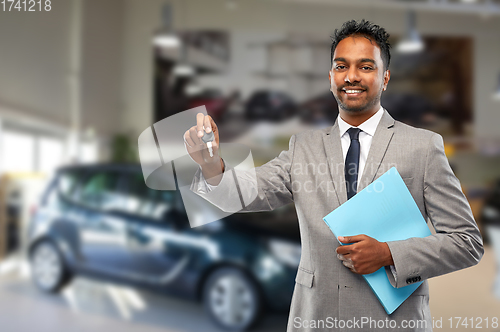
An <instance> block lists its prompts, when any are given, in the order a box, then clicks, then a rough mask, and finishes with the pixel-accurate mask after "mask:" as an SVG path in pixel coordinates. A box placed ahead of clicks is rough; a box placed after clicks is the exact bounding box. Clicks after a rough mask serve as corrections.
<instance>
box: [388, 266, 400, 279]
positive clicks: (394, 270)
mask: <svg viewBox="0 0 500 332" xmlns="http://www.w3.org/2000/svg"><path fill="white" fill-rule="evenodd" d="M389 267H390V268H391V272H392V275H393V276H394V281H395V282H396V283H397V282H398V274H397V273H396V267H395V266H394V265H390V266H389Z"/></svg>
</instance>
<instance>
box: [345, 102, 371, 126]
mask: <svg viewBox="0 0 500 332" xmlns="http://www.w3.org/2000/svg"><path fill="white" fill-rule="evenodd" d="M379 109H380V105H378V106H377V107H376V108H372V109H369V110H364V111H360V112H348V111H346V110H344V109H342V108H340V106H339V114H340V117H341V118H342V120H344V121H345V122H347V123H348V124H350V125H351V126H354V127H357V126H359V125H360V124H362V123H363V122H365V121H366V120H368V119H369V118H371V117H372V116H373V115H374V114H375V113H377V111H378V110H379Z"/></svg>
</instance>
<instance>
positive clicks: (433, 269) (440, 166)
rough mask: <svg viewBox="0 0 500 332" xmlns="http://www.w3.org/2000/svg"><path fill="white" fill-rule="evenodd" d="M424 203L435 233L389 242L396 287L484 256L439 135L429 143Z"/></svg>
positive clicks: (446, 271) (469, 211)
mask: <svg viewBox="0 0 500 332" xmlns="http://www.w3.org/2000/svg"><path fill="white" fill-rule="evenodd" d="M424 204H425V210H426V213H427V215H428V217H429V219H430V221H431V223H432V225H433V226H434V228H435V230H436V234H433V235H430V236H428V237H425V238H410V239H408V240H404V241H392V242H387V244H388V246H389V249H390V251H391V254H392V258H393V260H394V266H395V269H396V274H397V279H395V278H394V276H393V275H392V273H390V271H389V269H386V270H387V272H388V273H387V276H388V278H389V280H390V281H391V284H392V285H393V286H394V287H397V288H399V287H403V286H406V285H408V284H411V283H414V282H418V281H422V280H425V279H428V278H432V277H436V276H439V275H442V274H446V273H450V272H453V271H456V270H460V269H464V268H467V267H470V266H473V265H476V264H477V263H478V262H479V261H480V259H481V257H482V255H483V252H484V249H483V242H482V238H481V234H480V232H479V229H478V227H477V225H476V222H475V221H474V217H473V215H472V211H471V209H470V206H469V203H468V201H467V199H466V197H465V195H464V194H463V192H462V189H461V186H460V182H459V180H458V179H457V178H456V176H455V175H454V174H453V171H452V170H451V167H450V165H449V163H448V159H447V158H446V155H445V153H444V144H443V138H442V137H441V135H439V134H434V135H433V136H432V137H431V139H430V142H429V146H428V151H427V159H426V167H425V174H424Z"/></svg>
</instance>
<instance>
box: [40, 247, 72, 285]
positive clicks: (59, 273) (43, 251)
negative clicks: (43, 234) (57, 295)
mask: <svg viewBox="0 0 500 332" xmlns="http://www.w3.org/2000/svg"><path fill="white" fill-rule="evenodd" d="M30 263H31V274H32V277H33V281H34V282H35V284H36V285H37V287H38V288H39V289H41V290H42V291H44V292H48V293H54V292H57V291H58V290H60V289H61V288H62V287H63V286H64V285H65V284H67V283H68V282H69V280H70V274H69V271H68V269H67V268H66V266H65V264H64V260H63V258H62V255H61V254H60V253H59V250H58V249H57V247H56V246H55V245H54V244H53V243H52V242H50V241H43V242H40V243H38V244H37V245H36V246H35V248H34V249H33V251H32V253H31V260H30Z"/></svg>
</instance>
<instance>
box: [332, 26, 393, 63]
mask: <svg viewBox="0 0 500 332" xmlns="http://www.w3.org/2000/svg"><path fill="white" fill-rule="evenodd" d="M355 35H360V36H364V37H367V38H368V39H370V40H372V41H374V42H375V43H377V45H378V47H379V48H380V55H381V57H382V61H383V62H384V70H387V69H389V63H390V62H391V51H390V48H391V44H389V42H388V41H387V40H388V39H389V34H388V33H387V31H385V29H384V28H382V27H380V26H379V25H376V24H373V23H372V22H370V21H366V20H364V19H363V20H361V21H360V22H356V21H355V20H350V21H347V22H345V23H344V24H342V27H341V28H340V29H335V31H334V32H333V35H332V36H331V38H332V46H331V54H330V60H331V65H333V53H334V52H335V49H336V48H337V45H338V44H339V43H340V41H341V40H342V39H344V38H347V37H351V36H355Z"/></svg>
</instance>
